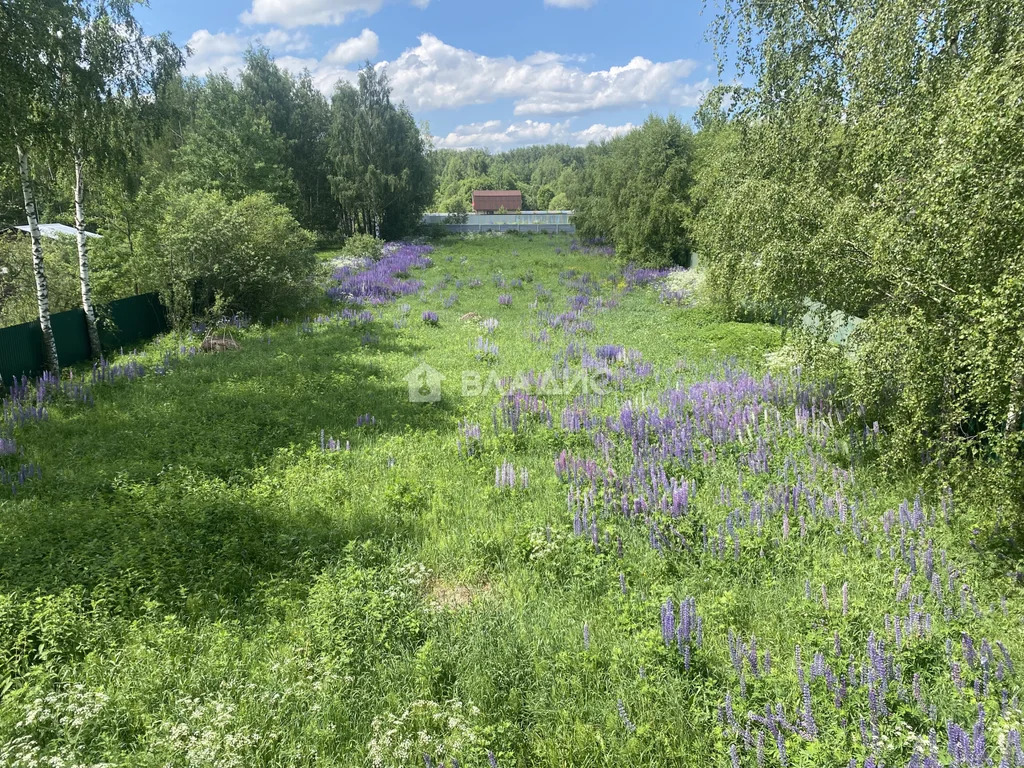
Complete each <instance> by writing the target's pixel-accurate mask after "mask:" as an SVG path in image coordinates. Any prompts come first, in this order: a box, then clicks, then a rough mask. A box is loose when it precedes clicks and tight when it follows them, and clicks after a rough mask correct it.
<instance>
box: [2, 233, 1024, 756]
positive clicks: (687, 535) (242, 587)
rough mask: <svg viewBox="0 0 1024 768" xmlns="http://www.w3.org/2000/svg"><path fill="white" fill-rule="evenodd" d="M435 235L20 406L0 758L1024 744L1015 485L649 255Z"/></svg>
mask: <svg viewBox="0 0 1024 768" xmlns="http://www.w3.org/2000/svg"><path fill="white" fill-rule="evenodd" d="M430 258H431V260H432V265H431V266H429V267H427V268H425V269H417V270H413V271H412V272H411V273H410V274H409V275H408V277H409V278H414V279H418V280H422V281H424V286H423V287H422V289H420V290H419V291H418V292H415V293H410V294H409V295H406V296H401V297H396V298H395V299H394V300H393V301H391V302H389V303H384V304H380V305H374V306H367V307H365V310H367V311H370V312H372V313H373V317H372V320H369V319H367V318H365V317H363V318H359V316H358V314H356V313H357V312H358V311H359V310H360V309H363V308H352V307H349V309H350V310H351V312H350V315H346V316H345V317H341V316H338V315H337V314H336V313H339V312H340V311H341V310H342V309H343V308H344V307H343V305H341V304H336V303H325V304H324V306H323V307H322V308H320V309H319V310H318V311H311V312H310V316H309V318H308V319H307V320H299V321H297V322H291V323H282V324H279V325H275V326H273V327H259V326H250V327H248V328H245V329H236V330H234V337H235V338H236V339H237V340H238V341H239V343H240V346H241V349H239V350H235V351H223V352H218V353H211V354H207V353H198V354H194V353H193V351H191V350H190V349H189V348H190V347H194V346H195V345H197V344H198V342H199V337H192V338H178V337H175V338H172V337H167V338H163V339H158V340H156V341H154V342H153V343H152V344H151V345H149V346H148V347H147V348H146V349H143V350H140V351H139V353H138V355H136V356H134V358H132V359H135V360H136V361H137V362H138V364H140V365H141V366H143V368H144V375H137V374H131V375H127V374H125V375H121V376H116V377H112V378H114V380H113V381H112V382H110V383H98V384H95V385H91V386H90V391H91V402H87V403H86V402H80V401H79V399H76V398H75V397H69V396H67V395H57V396H55V397H54V398H53V399H52V400H51V401H49V402H48V403H47V405H46V408H47V417H46V418H45V419H25V420H23V423H18V424H17V425H16V426H13V427H11V429H10V436H11V437H12V438H13V440H14V441H15V442H16V444H17V451H16V452H12V453H11V454H10V455H6V456H0V467H3V468H5V469H6V470H7V471H8V472H10V473H16V472H17V470H18V467H19V466H21V465H24V464H32V465H34V466H36V467H38V469H39V476H38V477H32V478H30V479H28V480H27V481H26V482H24V483H23V484H16V488H15V490H14V491H13V492H12V491H11V490H10V489H0V765H2V766H11V768H15V767H17V768H22V766H25V767H27V766H99V765H112V766H132V767H133V768H135V767H139V768H148V767H150V766H152V767H153V768H156V767H157V766H168V767H170V766H174V767H178V766H181V767H182V768H185V767H188V768H193V767H199V766H203V767H204V768H205V767H206V766H211V767H212V766H239V767H242V766H245V767H246V768H248V767H250V766H282V767H284V766H363V765H371V766H379V767H388V768H391V767H392V766H395V767H397V766H417V765H424V764H426V765H428V766H430V765H434V766H438V765H441V764H442V763H443V764H444V765H446V766H455V765H462V766H467V767H469V768H472V767H474V766H481V767H482V766H487V765H494V764H497V765H500V766H502V767H503V768H507V767H509V766H522V767H526V766H529V767H530V768H534V767H537V766H551V767H552V768H554V767H556V766H558V767H561V766H691V765H692V766H705V765H723V766H727V765H744V766H753V765H770V766H778V765H793V766H812V765H813V766H821V765H842V766H846V765H847V764H848V763H849V761H850V760H851V759H854V760H856V761H857V763H858V764H860V763H861V762H863V761H865V760H867V759H868V758H869V757H870V758H871V759H872V760H874V757H873V756H876V755H878V756H881V757H882V758H884V759H885V760H886V764H908V763H909V762H911V761H912V760H914V759H920V760H922V761H924V760H927V759H935V760H937V761H938V762H935V763H934V764H935V765H960V764H963V765H968V764H969V765H975V764H977V765H985V764H994V765H999V764H1000V761H1001V760H1002V759H1003V758H1004V756H1005V755H1007V754H1009V755H1011V759H1016V757H1015V754H1014V749H1019V736H1017V737H1016V738H1017V739H1018V741H1017V742H1016V744H1017V745H1018V746H1017V747H1015V746H1014V737H1013V735H1012V734H1013V733H1019V729H1020V727H1021V725H1022V723H1024V716H1022V715H1021V710H1020V708H1019V705H1018V704H1017V703H1016V702H1017V697H1018V695H1019V692H1020V678H1019V673H1017V671H1016V669H1015V668H1014V666H1013V665H1014V664H1017V665H1021V664H1024V653H1022V651H1024V637H1022V632H1021V620H1020V617H1021V615H1022V610H1021V601H1020V597H1019V591H1020V587H1019V584H1018V583H1016V582H1015V581H1014V577H1013V574H1012V573H1010V574H1008V571H1012V570H1013V568H1012V567H1011V566H1010V565H1007V563H1006V561H1004V560H1002V559H1000V557H999V552H998V550H997V548H996V547H994V546H990V544H991V542H992V541H993V540H994V539H995V537H996V535H997V532H998V530H999V525H1000V519H999V516H1000V514H1001V511H1000V510H998V509H992V508H989V507H986V505H985V504H984V498H983V496H978V495H973V496H970V497H968V498H965V499H961V498H959V497H956V496H953V495H951V494H949V493H948V492H946V491H945V490H944V489H942V488H932V487H923V488H919V487H918V484H917V483H918V481H917V480H916V479H915V478H908V479H907V480H906V482H905V483H902V484H901V483H895V484H894V483H893V482H892V481H891V480H890V481H886V482H883V481H882V480H881V479H880V477H881V475H880V473H879V472H878V468H877V467H875V466H874V465H873V463H872V461H873V454H874V447H875V446H876V445H877V441H879V440H884V439H885V438H884V434H881V435H880V434H876V433H875V431H874V429H873V427H872V425H858V426H857V427H856V428H851V427H850V424H851V422H855V419H852V420H851V419H849V418H847V417H848V416H849V414H845V413H841V407H840V405H839V404H838V403H834V402H833V399H832V398H831V395H830V390H829V387H828V384H827V383H821V382H812V381H806V380H803V379H801V378H800V376H799V374H798V373H793V372H788V371H782V370H779V365H778V364H774V363H773V361H778V360H780V359H784V357H785V356H784V355H780V354H778V353H779V350H780V349H782V338H781V332H780V330H779V329H777V328H774V327H771V326H765V325H757V324H737V323H721V322H718V321H716V320H715V319H714V318H713V316H712V315H711V314H710V313H709V312H707V311H706V310H705V309H702V308H701V305H700V302H699V301H696V302H691V301H689V299H688V298H683V299H681V297H679V296H676V295H668V294H666V293H665V292H664V291H663V289H662V287H661V284H660V282H659V281H660V279H661V276H658V275H651V274H645V273H637V272H630V271H626V272H624V271H623V270H622V269H621V268H619V267H618V266H617V265H616V263H615V262H614V260H613V259H611V258H609V257H608V256H607V255H606V254H604V253H602V252H600V251H599V250H593V251H591V250H590V249H587V251H586V252H584V250H581V249H578V248H576V247H573V246H571V245H570V242H569V240H568V239H564V238H552V237H548V236H535V237H511V236H502V237H481V238H476V239H466V240H445V241H441V242H440V243H439V244H438V245H437V246H436V249H435V250H434V252H433V253H432V254H430ZM501 297H510V298H505V299H501ZM499 299H501V301H499ZM424 312H434V313H436V315H437V323H436V324H433V323H429V322H424V320H423V313H424ZM318 315H319V316H318ZM351 315H354V316H351ZM467 315H468V317H467ZM492 318H493V319H496V320H497V325H496V326H494V324H493V323H486V322H485V321H487V320H489V319H492ZM126 360H127V358H125V359H121V360H117V361H114V362H115V363H117V364H121V365H123V364H125V362H126ZM422 364H426V365H428V366H430V367H431V368H433V369H435V370H436V371H438V372H439V373H440V374H441V375H442V376H443V377H444V379H443V382H442V385H441V391H442V396H441V399H440V401H438V402H430V403H420V402H410V397H409V389H408V386H409V385H408V383H407V380H406V376H407V375H408V374H409V373H410V372H412V371H413V369H415V368H416V367H417V366H420V365H422ZM164 369H166V370H164ZM552 370H554V371H562V372H565V371H570V372H571V376H569V377H568V379H569V380H570V381H575V382H577V383H580V382H584V381H586V382H588V383H589V384H591V385H593V386H594V387H595V391H593V392H591V393H590V394H585V393H583V392H582V391H581V390H580V389H579V388H578V387H573V388H565V387H563V389H570V390H571V391H568V392H565V391H563V392H558V391H553V390H554V389H557V388H555V387H550V388H549V390H550V391H544V392H541V393H540V394H538V393H537V392H535V391H533V390H532V389H531V387H532V386H533V384H534V383H535V381H536V378H537V377H538V376H539V375H540V374H542V373H543V372H545V371H552ZM467 371H468V372H470V373H469V377H470V379H469V381H470V382H471V383H472V382H473V381H478V382H480V383H481V384H484V383H486V382H491V383H492V384H493V383H494V382H498V381H502V380H503V386H504V387H506V388H507V387H508V386H509V385H510V384H525V385H526V386H525V388H526V390H527V391H526V392H522V391H519V390H514V391H512V392H511V393H509V394H503V393H502V392H500V391H498V388H497V387H495V386H484V387H482V389H483V391H482V392H480V393H479V394H477V393H475V392H473V391H472V390H471V391H468V392H464V391H463V387H462V382H463V379H464V376H466V374H465V372H467ZM531 372H532V374H531ZM474 376H475V377H478V378H476V379H474V378H473V377H474ZM76 379H79V380H85V381H86V382H88V379H89V372H88V371H84V372H78V373H76ZM517 391H518V392H519V393H518V394H516V392H517ZM80 399H89V398H80ZM371 417H372V418H371ZM9 423H13V422H10V421H9ZM335 448H336V449H337V450H335ZM506 465H510V466H506ZM510 475H511V477H510ZM510 480H511V482H510ZM510 485H511V487H509V486H510ZM690 598H693V600H692V602H691V601H690V600H689V599H690ZM681 601H682V603H681ZM666 606H668V607H666ZM979 713H980V715H979ZM979 717H980V718H981V723H982V725H981V728H980V730H979V729H978V727H977V723H978V721H979ZM951 724H952V725H955V726H956V727H957V728H960V729H961V730H962V731H963V732H964V738H965V739H967V742H966V746H965V747H964V749H965V752H964V755H965V757H964V758H963V762H955V760H959V759H960V758H959V757H956V756H955V755H954V756H951V753H950V752H949V750H948V749H947V747H946V742H947V738H948V739H949V740H950V743H956V744H959V743H960V742H961V741H962V739H961V737H960V735H959V732H956V731H951V730H950V729H951V727H952V726H951ZM932 731H934V732H935V733H938V734H941V749H939V748H938V747H934V746H933V743H932V742H931V741H930V740H929V732H932ZM950 734H952V736H950ZM953 737H955V738H953ZM979 739H980V741H981V744H980V747H979ZM950 749H951V748H950ZM979 749H980V751H979ZM915 756H917V758H915ZM968 757H969V759H970V760H980V762H977V763H976V762H968ZM1021 759H1022V761H1024V755H1022V758H1021ZM989 760H991V761H992V762H991V763H988V762H987V761H989ZM865 764H866V763H865ZM929 764H931V763H926V762H920V763H918V765H922V766H923V765H929ZM1006 764H1008V765H1009V764H1012V763H1006Z"/></svg>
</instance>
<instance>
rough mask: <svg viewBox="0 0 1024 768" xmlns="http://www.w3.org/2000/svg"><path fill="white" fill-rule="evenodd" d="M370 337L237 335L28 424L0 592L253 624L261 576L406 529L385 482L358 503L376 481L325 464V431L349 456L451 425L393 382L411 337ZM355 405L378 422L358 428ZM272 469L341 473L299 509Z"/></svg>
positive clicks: (1, 552)
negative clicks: (375, 340)
mask: <svg viewBox="0 0 1024 768" xmlns="http://www.w3.org/2000/svg"><path fill="white" fill-rule="evenodd" d="M381 335H382V336H383V338H381V340H380V342H379V345H377V346H375V347H373V348H368V347H364V346H361V345H360V343H359V340H358V338H357V332H355V331H351V330H348V329H345V328H335V327H331V328H327V329H323V330H318V331H317V332H314V333H312V334H302V335H299V334H296V336H295V337H294V338H293V339H290V338H287V337H285V336H282V335H281V334H278V336H277V337H274V338H272V340H271V342H270V343H269V344H266V343H263V342H260V341H258V340H246V341H244V342H243V344H244V345H245V348H243V349H242V350H240V351H237V352H234V351H233V352H223V353H218V354H213V355H204V356H201V357H198V358H196V359H195V360H190V361H185V362H182V363H181V364H180V365H179V366H178V368H177V369H176V370H175V371H173V372H172V373H171V374H169V375H167V376H164V377H157V376H151V377H146V378H144V379H142V380H139V381H136V382H130V383H129V382H124V383H119V384H115V385H113V386H110V387H100V388H98V389H97V391H96V401H97V403H96V406H95V407H93V408H88V409H86V408H78V409H69V413H68V414H66V415H65V414H64V413H63V412H61V413H55V415H54V418H52V419H51V421H50V422H48V423H43V424H39V425H36V426H34V427H32V428H31V429H29V430H26V440H25V444H26V446H27V448H28V451H29V453H30V455H31V458H32V460H33V461H35V462H37V463H38V464H40V466H42V468H43V477H42V478H41V479H40V480H37V481H34V482H33V483H32V484H30V485H27V486H26V487H25V489H24V492H23V494H22V496H21V497H19V500H18V502H17V503H15V504H7V505H5V507H0V514H2V516H3V518H4V520H3V528H2V530H0V593H4V592H14V593H18V594H20V595H22V596H23V597H27V596H29V595H33V594H35V595H38V594H50V595H53V594H58V593H61V592H63V591H65V590H68V589H79V590H84V591H85V593H86V594H87V595H88V596H89V598H88V599H89V600H90V601H92V602H93V603H96V604H102V605H104V606H105V610H110V611H112V612H113V613H115V614H117V615H134V614H137V613H138V612H139V611H140V610H142V609H143V607H144V606H145V604H146V603H147V602H149V601H159V602H160V603H161V604H163V605H165V606H167V607H168V608H171V609H174V610H182V611H184V612H186V613H187V614H189V615H194V616H206V617H212V616H220V615H225V614H229V615H234V616H236V617H239V618H242V617H246V618H249V619H257V620H259V614H260V612H261V611H262V610H263V608H262V606H261V605H260V604H259V600H260V598H259V596H257V595H255V592H257V591H258V588H259V587H260V585H264V584H267V583H269V582H273V581H275V580H280V579H281V578H288V577H295V576H302V575H304V574H306V575H309V576H312V574H314V573H316V572H317V571H318V570H319V569H321V568H322V567H323V565H324V563H326V562H328V561H330V560H331V559H336V558H337V557H339V556H340V553H341V551H342V549H343V548H344V546H345V545H346V543H347V542H349V541H352V540H354V539H375V540H377V541H379V542H384V544H383V546H387V542H392V543H396V542H397V543H400V542H401V541H403V540H405V539H407V538H409V537H411V536H413V535H414V534H415V526H416V522H415V516H414V515H410V514H404V512H407V510H394V509H390V508H389V507H388V502H387V498H388V494H386V493H382V494H380V496H381V499H382V501H381V503H380V504H376V503H374V504H365V503H359V504H355V503H353V502H352V491H353V490H360V491H361V492H363V493H364V496H365V495H366V493H367V489H366V484H369V483H371V482H374V480H373V478H371V477H370V476H365V477H361V478H360V480H353V481H352V482H350V483H349V485H352V484H354V483H358V484H360V485H361V486H362V487H361V488H360V489H353V488H351V487H348V488H346V487H344V486H345V481H344V479H343V477H350V478H355V477H356V475H355V474H349V475H344V473H343V471H342V469H341V468H339V465H338V464H337V463H336V462H338V461H345V460H346V458H345V457H343V456H342V457H339V456H329V455H323V454H321V453H320V449H319V435H320V430H321V429H322V430H324V431H325V432H326V434H327V435H329V436H333V437H335V438H336V439H339V440H341V442H342V443H344V442H345V440H349V441H351V443H352V445H353V449H354V451H356V452H358V451H360V450H362V449H365V448H368V445H369V443H371V442H372V441H373V440H375V439H381V438H382V437H385V436H387V435H389V434H399V433H406V432H408V431H409V430H412V431H419V430H443V429H446V428H454V424H455V423H456V419H457V407H456V404H453V403H451V402H442V403H435V404H430V405H424V404H421V403H412V402H409V396H408V385H407V383H406V381H405V380H404V379H403V378H402V377H403V376H404V374H405V372H406V370H407V369H411V368H412V367H413V366H414V364H415V362H414V359H413V356H414V355H415V354H416V353H418V352H419V351H421V350H420V348H418V347H415V346H410V345H407V344H402V343H400V342H399V341H398V340H397V339H396V338H394V334H390V335H387V334H381ZM72 410H73V412H70V411H72ZM363 414H374V415H375V416H376V419H377V421H376V424H375V425H374V426H372V427H370V428H357V427H356V420H357V418H358V417H359V416H361V415H363ZM332 462H335V463H332ZM271 465H272V466H273V467H274V471H275V472H278V471H285V470H287V469H288V468H290V467H299V468H300V469H301V471H302V472H305V473H306V474H305V475H303V474H301V472H300V474H299V475H297V477H298V479H297V480H295V479H292V480H291V481H290V482H292V483H300V484H301V483H302V482H303V480H302V478H303V477H316V476H317V475H318V474H320V473H332V472H334V473H338V474H337V476H336V477H335V476H333V475H330V476H331V477H332V483H333V484H332V486H331V487H330V489H329V494H330V497H329V498H328V499H327V501H313V500H312V499H311V498H308V499H305V500H304V501H302V502H301V503H300V504H298V505H297V504H296V503H293V502H294V500H293V499H290V498H289V488H291V487H295V488H296V493H297V495H299V496H300V497H301V496H302V494H301V493H298V490H301V489H300V488H299V487H298V486H288V485H286V484H285V482H284V481H283V480H282V481H281V486H280V487H278V488H275V487H274V483H272V482H267V476H268V474H267V471H265V469H264V468H265V467H268V466H271ZM324 476H328V475H324ZM378 480H379V478H378ZM275 482H276V479H275ZM388 482H393V481H388ZM268 488H269V489H270V490H268ZM370 494H371V497H372V490H371V492H370ZM396 498H397V496H396ZM328 502H329V503H328ZM331 505H333V506H335V507H336V508H335V509H330V506H331Z"/></svg>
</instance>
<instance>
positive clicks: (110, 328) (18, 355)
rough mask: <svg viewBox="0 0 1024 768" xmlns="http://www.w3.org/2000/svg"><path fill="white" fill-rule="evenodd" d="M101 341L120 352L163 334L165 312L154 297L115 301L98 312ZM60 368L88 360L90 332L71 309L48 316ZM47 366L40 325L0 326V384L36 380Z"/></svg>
mask: <svg viewBox="0 0 1024 768" xmlns="http://www.w3.org/2000/svg"><path fill="white" fill-rule="evenodd" d="M96 309H97V314H98V315H99V326H100V343H101V344H102V345H103V349H104V350H113V349H119V348H124V347H126V346H128V345H129V344H134V343H136V342H138V341H142V340H143V339H149V338H152V337H153V336H155V335H156V334H158V333H163V332H164V331H166V330H167V329H168V327H169V325H168V322H167V312H166V311H165V309H164V306H163V305H162V304H161V303H160V298H159V296H158V295H157V294H155V293H144V294H142V295H141V296H131V297H129V298H127V299H118V300H117V301H114V302H111V303H110V304H106V305H102V306H99V307H97V308H96ZM50 323H51V325H52V327H53V338H54V341H55V342H56V344H57V357H58V358H59V359H60V364H61V365H62V366H64V365H74V364H75V363H81V362H83V361H85V360H88V359H89V333H88V329H87V327H86V325H85V312H83V311H82V310H81V309H71V310H68V311H67V312H58V313H57V314H55V315H51V316H50ZM45 367H46V357H45V355H44V354H43V332H42V330H41V329H40V328H39V321H38V320H34V321H33V322H31V323H22V324H21V325H13V326H11V327H9V328H0V381H2V382H3V383H4V384H9V383H10V381H11V377H12V376H22V375H25V376H38V375H39V374H40V373H42V372H43V370H44V369H45Z"/></svg>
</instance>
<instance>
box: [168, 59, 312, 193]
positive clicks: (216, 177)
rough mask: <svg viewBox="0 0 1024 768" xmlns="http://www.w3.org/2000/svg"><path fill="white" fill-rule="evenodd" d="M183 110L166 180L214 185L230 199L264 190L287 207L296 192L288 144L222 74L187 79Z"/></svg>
mask: <svg viewBox="0 0 1024 768" xmlns="http://www.w3.org/2000/svg"><path fill="white" fill-rule="evenodd" d="M185 88H186V90H187V91H188V93H187V95H186V103H185V107H186V109H185V112H184V114H183V116H182V118H183V120H182V125H181V127H180V129H179V134H178V137H177V146H176V147H174V148H173V149H172V151H171V173H170V178H168V179H167V182H166V183H169V184H172V185H174V186H176V187H177V188H179V189H182V190H186V191H190V190H195V189H206V190H216V191H218V192H221V193H222V194H224V196H225V197H227V198H228V199H230V200H241V199H242V198H243V197H245V196H246V195H248V194H251V193H253V192H266V193H268V194H270V195H271V196H272V197H273V198H274V199H275V200H276V201H277V202H278V203H281V204H282V205H287V206H289V207H292V206H294V205H295V201H296V198H297V194H298V192H297V189H296V186H295V181H294V179H293V178H292V173H291V170H290V169H289V167H288V144H287V140H286V139H285V137H284V136H282V135H279V134H278V133H277V132H275V131H274V129H273V127H272V125H271V123H270V120H269V118H268V117H267V116H266V115H265V114H261V112H260V111H259V110H257V109H256V107H254V106H253V104H252V103H251V102H250V101H249V100H248V99H247V98H246V97H245V95H244V94H243V92H242V90H241V89H240V88H239V87H238V86H236V85H235V84H234V83H233V82H232V81H231V79H230V78H229V77H227V76H226V75H223V74H214V73H212V72H211V73H209V74H207V76H206V78H205V79H204V80H203V81H202V82H200V81H199V80H198V79H195V78H193V79H190V80H189V81H187V82H186V84H185Z"/></svg>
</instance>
